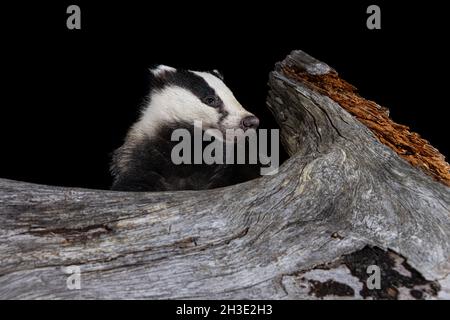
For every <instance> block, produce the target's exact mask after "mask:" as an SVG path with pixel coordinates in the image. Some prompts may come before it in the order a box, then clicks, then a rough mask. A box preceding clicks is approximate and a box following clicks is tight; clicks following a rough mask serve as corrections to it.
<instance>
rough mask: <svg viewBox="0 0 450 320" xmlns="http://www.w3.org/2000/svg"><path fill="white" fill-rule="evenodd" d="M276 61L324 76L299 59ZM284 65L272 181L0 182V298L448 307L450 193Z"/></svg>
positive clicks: (277, 94) (273, 89) (273, 99)
mask: <svg viewBox="0 0 450 320" xmlns="http://www.w3.org/2000/svg"><path fill="white" fill-rule="evenodd" d="M282 64H293V65H295V66H297V67H298V68H301V69H303V70H307V71H308V72H310V73H312V74H322V73H326V72H328V71H329V70H330V68H329V67H328V66H327V65H326V64H324V63H322V62H319V61H317V60H315V59H314V58H312V57H310V56H308V55H306V54H305V53H303V52H301V51H296V52H293V53H292V54H291V55H290V56H289V57H288V58H287V59H286V60H285V61H284V62H283V63H282ZM279 68H280V65H278V66H277V69H276V70H275V71H274V72H272V73H271V74H270V80H269V84H270V93H269V97H268V102H267V105H268V107H269V108H270V109H271V111H272V112H273V114H274V116H275V118H276V120H277V121H278V123H279V124H280V127H281V140H282V142H283V144H284V146H285V148H286V150H287V151H288V153H289V154H290V155H291V157H290V159H289V160H287V161H286V162H285V163H284V164H283V165H282V166H281V167H280V170H279V173H278V174H276V175H273V176H265V177H262V178H260V179H256V180H253V181H249V182H246V183H243V184H239V185H235V186H230V187H226V188H221V189H215V190H208V191H201V192H196V191H182V192H154V193H124V192H112V191H97V190H84V189H73V188H62V187H52V186H44V185H36V184H30V183H23V182H17V181H11V180H5V179H0V298H1V299H46V298H50V299H52V298H55V299H94V298H95V299H97V298H101V299H109V298H111V299H115V298H119V299H125V298H126V299H134V298H138V299H139V298H146V299H167V298H168V299H178V298H186V299H191V298H192V299H222V298H231V299H318V298H324V299H327V298H342V299H360V298H411V297H413V298H414V297H415V298H417V297H422V298H448V297H449V296H448V293H449V291H448V290H449V287H450V283H449V282H450V280H449V279H450V277H449V271H450V263H449V254H450V216H449V212H450V188H449V187H447V186H445V185H444V184H442V183H439V182H436V181H434V180H433V179H432V178H431V177H429V176H428V175H426V174H424V173H423V172H422V171H420V170H418V169H416V168H414V167H412V166H411V165H410V164H409V163H407V162H406V161H404V160H403V159H401V158H400V157H399V156H398V155H397V154H396V153H395V152H393V151H392V150H391V149H390V148H388V147H387V146H385V145H383V144H382V143H380V142H379V141H378V140H377V139H376V138H375V137H374V135H373V134H372V132H371V131H370V130H369V129H367V127H365V126H364V125H363V124H361V123H360V122H359V121H358V120H356V119H355V118H354V117H352V116H351V115H350V114H349V113H347V112H346V111H345V110H344V109H343V108H341V107H340V106H339V105H338V104H337V103H335V102H334V101H332V100H331V99H330V98H328V97H326V96H323V95H321V94H319V93H317V92H314V91H313V90H311V89H309V88H308V87H306V86H305V85H304V84H302V83H299V82H296V81H294V80H293V79H289V78H287V77H285V76H284V75H283V74H282V73H281V72H280V71H279ZM370 264H375V265H378V266H379V267H380V268H381V285H382V288H381V289H380V290H370V289H369V288H368V287H367V280H368V277H369V276H370V274H367V273H366V268H367V267H368V266H369V265H370ZM72 265H75V266H79V267H80V271H81V289H80V290H70V289H69V288H68V287H67V285H66V284H67V279H68V277H69V275H68V274H67V273H65V271H67V270H66V267H67V266H72ZM399 279H400V280H399ZM417 292H420V294H418V293H417ZM412 293H415V294H412Z"/></svg>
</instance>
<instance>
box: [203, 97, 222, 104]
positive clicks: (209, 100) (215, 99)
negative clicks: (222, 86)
mask: <svg viewBox="0 0 450 320" xmlns="http://www.w3.org/2000/svg"><path fill="white" fill-rule="evenodd" d="M203 102H204V103H205V104H207V105H208V106H211V107H217V106H218V105H219V102H220V100H219V97H217V96H206V97H205V98H204V99H203Z"/></svg>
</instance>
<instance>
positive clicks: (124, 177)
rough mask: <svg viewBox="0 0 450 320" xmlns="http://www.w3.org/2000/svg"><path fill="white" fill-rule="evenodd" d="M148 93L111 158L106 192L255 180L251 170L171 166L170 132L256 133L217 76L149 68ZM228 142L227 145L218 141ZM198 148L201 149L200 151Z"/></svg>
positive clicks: (226, 166) (249, 116) (189, 187)
mask: <svg viewBox="0 0 450 320" xmlns="http://www.w3.org/2000/svg"><path fill="white" fill-rule="evenodd" d="M149 76H150V87H149V94H148V96H147V98H146V99H145V103H144V104H143V108H142V110H141V116H140V117H139V119H138V121H137V122H136V123H135V124H134V125H133V126H132V127H131V128H130V130H129V131H128V134H127V136H126V138H125V142H124V143H123V145H122V146H121V147H120V148H118V149H117V150H116V151H115V152H114V153H113V159H112V163H111V173H112V175H113V178H114V181H113V185H112V187H111V189H112V190H119V191H164V190H203V189H212V188H218V187H223V186H227V185H232V184H236V183H239V182H242V181H246V180H249V179H252V178H255V177H257V176H258V175H259V173H258V172H259V171H258V170H257V166H255V165H236V164H227V163H223V164H220V163H214V164H204V163H203V164H174V163H173V162H172V161H171V151H172V149H173V147H174V145H175V144H176V143H177V142H176V141H172V139H171V136H172V133H173V131H174V130H175V129H180V128H184V129H187V130H189V131H190V132H192V130H193V127H194V122H195V121H197V122H198V121H201V123H202V130H208V129H215V130H218V131H219V132H222V133H224V134H225V133H226V130H227V129H242V131H245V130H248V129H256V128H257V127H258V126H259V119H258V118H257V117H256V116H255V115H254V114H252V113H251V112H249V111H247V110H246V109H244V108H243V107H242V105H241V104H240V103H239V102H238V101H237V99H236V98H235V97H234V95H233V93H232V92H231V90H230V89H229V88H228V87H227V86H226V85H225V83H224V81H223V76H222V75H221V74H220V73H219V72H218V71H217V70H213V71H204V72H200V71H191V70H183V69H176V68H173V67H169V66H166V65H159V66H157V67H155V68H153V69H150V72H149ZM224 143H230V141H224ZM203 147H204V146H203Z"/></svg>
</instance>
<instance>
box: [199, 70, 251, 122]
mask: <svg viewBox="0 0 450 320" xmlns="http://www.w3.org/2000/svg"><path fill="white" fill-rule="evenodd" d="M192 72H193V73H195V74H196V75H198V76H200V77H202V78H203V79H204V80H205V81H206V83H207V84H208V85H209V86H210V87H211V88H213V89H214V90H215V92H216V94H217V95H218V96H219V97H220V99H222V102H223V104H224V110H225V111H226V112H228V115H227V116H226V118H225V119H224V120H223V121H222V125H223V126H224V127H225V128H229V129H237V128H239V126H240V123H241V120H242V119H243V118H245V117H248V116H252V115H253V114H252V113H250V112H249V111H247V110H245V109H244V108H243V107H242V105H241V104H240V103H239V101H237V100H236V98H235V97H234V95H233V92H231V90H230V89H229V88H228V87H227V86H226V85H225V83H224V82H223V81H222V80H221V79H219V78H218V77H216V76H215V75H213V74H211V73H208V72H199V71H192Z"/></svg>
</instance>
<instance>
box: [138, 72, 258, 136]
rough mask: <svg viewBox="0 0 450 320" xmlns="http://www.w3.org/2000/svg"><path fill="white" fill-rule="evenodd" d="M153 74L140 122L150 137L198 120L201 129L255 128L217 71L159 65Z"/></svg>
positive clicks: (251, 117) (255, 121) (253, 120)
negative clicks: (176, 124)
mask: <svg viewBox="0 0 450 320" xmlns="http://www.w3.org/2000/svg"><path fill="white" fill-rule="evenodd" d="M151 72H152V73H153V77H154V79H153V83H152V85H153V90H152V93H151V94H150V100H149V103H148V106H147V107H146V108H145V109H144V110H143V115H142V118H141V120H140V122H139V126H140V129H141V130H144V131H146V133H147V134H152V132H154V131H155V130H157V126H158V125H160V124H164V123H172V122H184V123H186V122H187V123H192V124H194V121H201V122H202V127H203V129H204V130H207V129H218V130H220V131H221V132H222V134H224V135H225V133H226V130H227V129H243V130H244V131H245V130H247V129H256V128H257V127H258V125H259V120H258V118H257V117H255V116H254V115H253V114H252V113H250V112H248V111H247V110H245V109H244V108H243V107H242V105H241V104H240V103H239V102H238V101H237V100H236V98H235V97H234V95H233V93H232V92H231V90H230V89H229V88H228V87H227V86H226V85H225V84H224V82H223V81H222V78H221V75H220V74H219V73H218V72H217V71H212V72H198V71H189V70H178V69H175V68H172V67H168V66H163V65H161V66H158V67H157V68H155V69H153V70H151Z"/></svg>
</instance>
